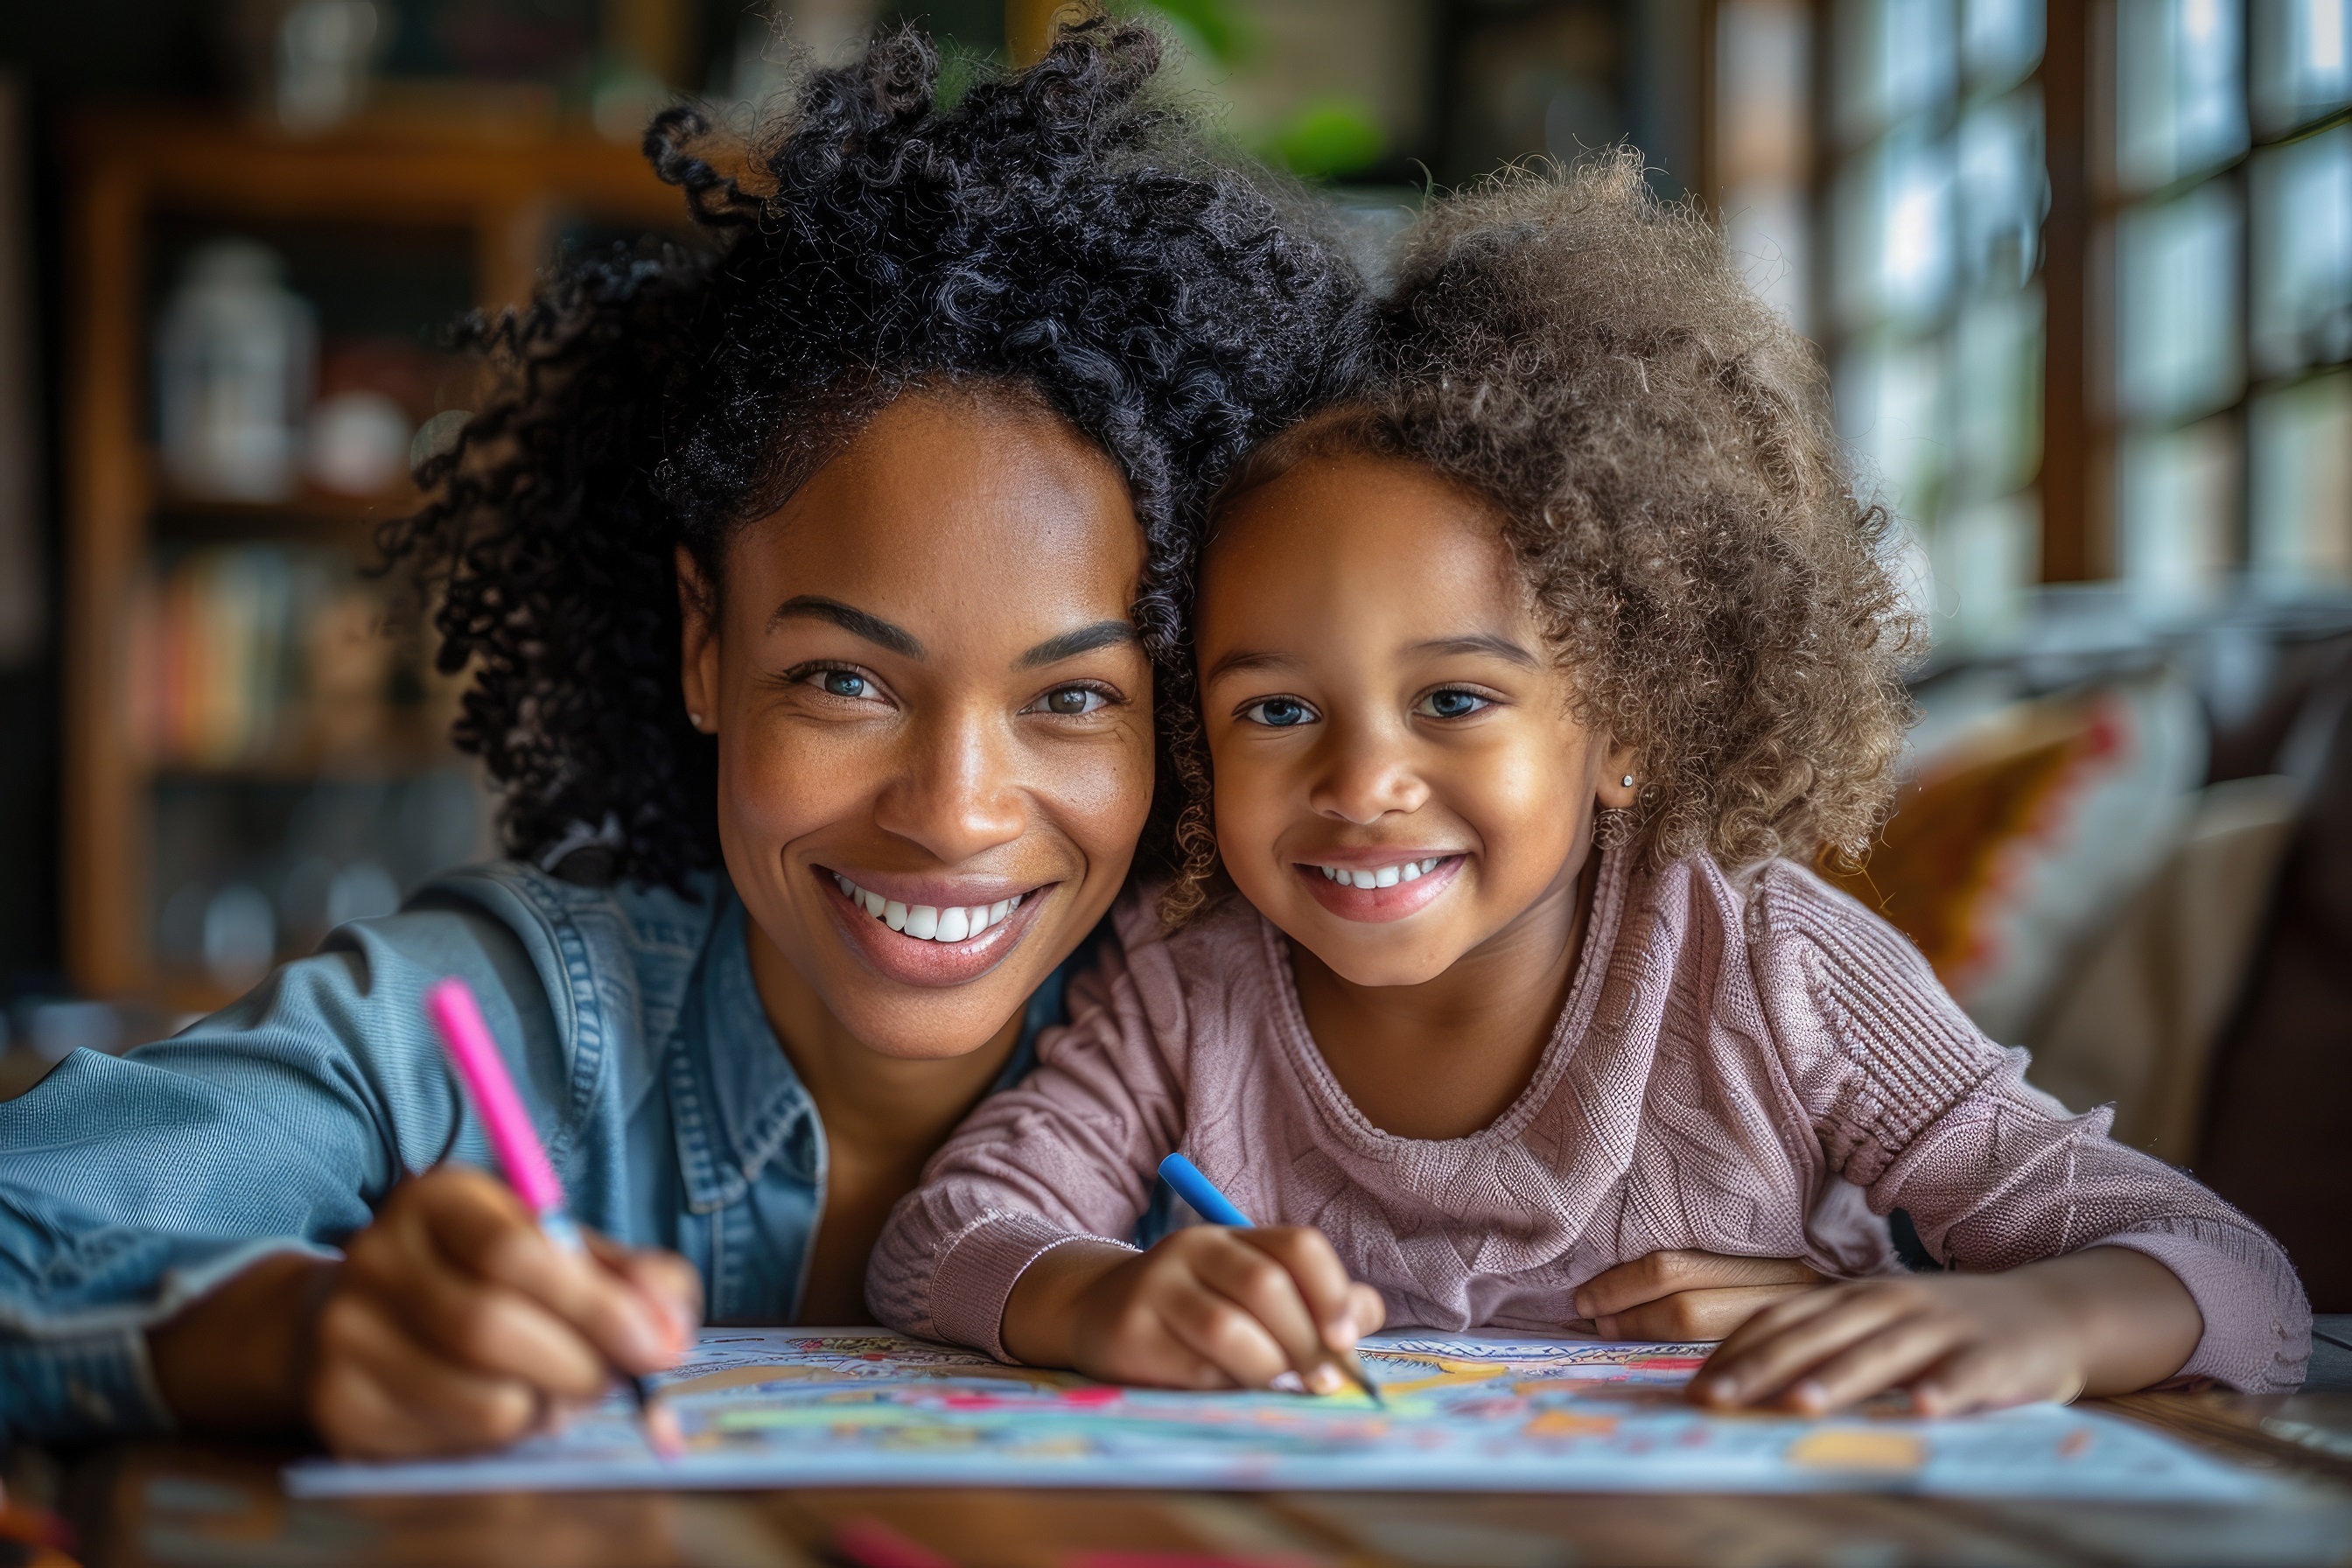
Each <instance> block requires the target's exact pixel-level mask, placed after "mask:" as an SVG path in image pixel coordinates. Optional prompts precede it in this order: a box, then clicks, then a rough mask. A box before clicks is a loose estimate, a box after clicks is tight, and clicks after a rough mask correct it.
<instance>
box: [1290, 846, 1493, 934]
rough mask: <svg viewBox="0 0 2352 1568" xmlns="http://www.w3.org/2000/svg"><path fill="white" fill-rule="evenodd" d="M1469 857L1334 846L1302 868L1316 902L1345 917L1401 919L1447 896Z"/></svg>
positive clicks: (1300, 868)
mask: <svg viewBox="0 0 2352 1568" xmlns="http://www.w3.org/2000/svg"><path fill="white" fill-rule="evenodd" d="M1467 859H1468V857H1467V856H1465V855H1459V854H1454V853H1451V852H1435V851H1432V852H1427V853H1417V854H1407V855H1405V856H1404V857H1403V858H1395V852H1394V851H1393V850H1385V849H1382V850H1367V851H1364V852H1363V853H1361V854H1356V855H1347V854H1342V853H1340V852H1339V851H1338V850H1331V851H1328V852H1327V853H1326V854H1325V855H1324V856H1323V857H1322V858H1318V859H1316V860H1313V861H1303V862H1301V863H1300V864H1299V865H1298V866H1297V872H1298V874H1299V875H1300V876H1302V877H1304V878H1305V879H1307V891H1308V892H1309V893H1311V894H1313V895H1314V897H1315V901H1316V902H1317V903H1318V904H1321V905H1322V906H1323V907H1324V908H1325V909H1327V910H1330V911H1331V912H1332V913H1333V914H1335V915H1338V916H1339V918H1340V919H1341V920H1343V921H1401V920H1402V919H1404V918H1405V916H1407V915H1412V914H1418V913H1420V912H1421V911H1422V910H1425V909H1427V908H1428V907H1429V906H1430V905H1432V904H1433V903H1435V902H1436V901H1437V900H1439V899H1441V898H1443V897H1444V895H1445V890H1446V889H1449V888H1451V887H1452V886H1453V885H1454V877H1455V875H1456V873H1458V872H1459V871H1460V870H1461V869H1462V868H1463V865H1464V864H1465V862H1466V861H1467Z"/></svg>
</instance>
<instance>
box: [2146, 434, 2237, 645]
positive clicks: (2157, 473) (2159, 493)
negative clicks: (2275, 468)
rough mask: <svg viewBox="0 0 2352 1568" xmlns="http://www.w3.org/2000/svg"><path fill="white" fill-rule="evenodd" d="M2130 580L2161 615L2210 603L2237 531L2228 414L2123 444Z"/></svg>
mask: <svg viewBox="0 0 2352 1568" xmlns="http://www.w3.org/2000/svg"><path fill="white" fill-rule="evenodd" d="M2121 477H2122V481H2123V482H2122V484H2121V486H2120V487H2119V488H2120V489H2121V492H2122V493H2121V495H2120V498H2119V499H2120V500H2121V502H2122V505H2121V507H2120V509H2119V511H2120V516H2119V519H2118V521H2119V522H2120V523H2121V529H2120V532H2121V534H2122V540H2121V542H2122V545H2123V567H2124V578H2125V580H2126V582H2128V583H2129V584H2131V588H2132V593H2133V597H2134V598H2136V599H2137V601H2138V602H2139V604H2140V605H2141V606H2142V607H2143V608H2145V609H2146V610H2147V611H2148V612H2149V613H2150V614H2152V615H2154V616H2157V617H2158V618H2170V617H2172V616H2192V615H2195V614H2196V613H2198V612H2199V611H2200V610H2203V609H2205V608H2207V607H2208V606H2210V605H2211V603H2212V602H2213V600H2214V598H2215V597H2216V596H2217V595H2218V593H2219V590H2220V588H2221V584H2222V581H2223V579H2224V577H2225V576H2226V575H2227V574H2228V572H2229V569H2230V563H2231V555H2232V553H2233V552H2232V550H2231V540H2232V539H2233V538H2234V537H2235V535H2236V531H2237V530H2236V526H2235V524H2236V512H2237V508H2236V505H2235V499H2236V496H2237V493H2238V443H2237V428H2236V426H2234V425H2233V424H2232V423H2231V421H2230V420H2229V419H2228V418H2226V417H2224V418H2220V419H2208V420H2206V421H2205V422H2204V423H2202V424H2200V425H2191V426H2189V427H2188V428H2186V429H2183V430H2168V431H2164V432H2162V433H2161V434H2158V435H2143V436H2135V437H2130V438H2128V439H2126V441H2125V443H2124V447H2123V473H2122V476H2121Z"/></svg>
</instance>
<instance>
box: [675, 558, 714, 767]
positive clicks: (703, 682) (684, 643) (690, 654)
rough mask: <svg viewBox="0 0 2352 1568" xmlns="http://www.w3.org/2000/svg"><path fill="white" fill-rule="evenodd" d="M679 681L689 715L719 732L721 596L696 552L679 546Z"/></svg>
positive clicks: (695, 722) (700, 727)
mask: <svg viewBox="0 0 2352 1568" xmlns="http://www.w3.org/2000/svg"><path fill="white" fill-rule="evenodd" d="M677 621H678V649H677V684H678V694H679V695H680V696H681V697H683V698H685V699H686V716H687V718H688V720H689V721H691V722H692V723H693V725H694V727H695V728H696V729H698V730H699V731H702V732H703V733H704V734H706V735H710V734H716V733H718V731H719V596H718V595H716V594H714V593H712V592H711V584H710V580H709V578H707V577H705V576H704V575H703V574H702V567H701V565H700V564H699V563H697V562H696V560H695V559H694V552H692V551H690V550H688V548H687V547H686V546H685V545H683V544H681V545H679V546H678V547H677Z"/></svg>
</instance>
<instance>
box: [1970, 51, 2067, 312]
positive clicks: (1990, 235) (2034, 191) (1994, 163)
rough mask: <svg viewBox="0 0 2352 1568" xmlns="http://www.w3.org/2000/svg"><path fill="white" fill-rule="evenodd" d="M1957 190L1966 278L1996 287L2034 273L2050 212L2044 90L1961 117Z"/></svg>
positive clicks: (2017, 283) (2009, 285) (2021, 280)
mask: <svg viewBox="0 0 2352 1568" xmlns="http://www.w3.org/2000/svg"><path fill="white" fill-rule="evenodd" d="M1959 195H1960V255H1959V263H1960V272H1961V276H1962V277H1964V278H1966V279H1968V281H1969V283H1970V284H1972V285H1976V286H1978V287H1992V288H1999V289H2015V288H2018V287H2019V286H2021V284H2023V283H2024V281H2025V280H2026V279H2029V278H2031V277H2032V276H2033V268H2034V267H2035V265H2036V263H2037V262H2038V261H2039V260H2040V252H2041V246H2042V217H2043V216H2044V215H2045V214H2046V213H2048V211H2049V210H2050V178H2049V175H2048V174H2047V173H2046V172H2045V170H2044V166H2043V162H2042V95H2041V93H2040V92H2038V91H2036V90H2035V89H2032V88H2027V89H2024V90H2022V91H2021V92H2013V93H2011V94H2010V95H2009V96H2008V97H2007V98H2003V99H1999V100H1995V101H1993V102H1991V103H1988V104H1985V105H1983V106H1981V107H1979V108H1978V109H1975V110H1970V111H1969V115H1968V117H1967V118H1966V119H1964V120H1962V121H1960V134H1959Z"/></svg>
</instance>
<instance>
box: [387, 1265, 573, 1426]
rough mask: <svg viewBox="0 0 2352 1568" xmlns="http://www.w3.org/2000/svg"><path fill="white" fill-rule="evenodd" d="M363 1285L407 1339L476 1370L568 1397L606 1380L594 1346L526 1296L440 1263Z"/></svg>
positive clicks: (557, 1395) (412, 1269) (560, 1396)
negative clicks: (391, 1314)
mask: <svg viewBox="0 0 2352 1568" xmlns="http://www.w3.org/2000/svg"><path fill="white" fill-rule="evenodd" d="M368 1283H369V1284H370V1285H372V1286H373V1294H375V1295H376V1296H377V1297H378V1299H380V1300H383V1301H384V1302H385V1303H386V1304H387V1305H388V1306H389V1307H390V1308H391V1309H392V1310H393V1311H394V1313H395V1314H396V1315H397V1316H398V1318H399V1319H400V1321H401V1324H402V1326H403V1327H404V1328H405V1329H406V1330H407V1331H408V1332H409V1334H410V1335H411V1336H413V1337H414V1338H415V1339H416V1340H418V1341H420V1342H423V1343H425V1344H426V1345H429V1346H431V1347H432V1348H433V1349H435V1350H436V1351H438V1352H440V1353H441V1354H442V1355H443V1356H445V1357H446V1358H447V1359H448V1360H450V1361H453V1362H456V1363H459V1364H461V1365H464V1366H467V1367H470V1368H472V1369H473V1370H475V1371H477V1372H480V1373H488V1374H490V1375H493V1376H500V1377H512V1378H517V1379H520V1380H521V1381H522V1382H524V1383H527V1384H531V1385H532V1386H534V1387H537V1388H539V1389H541V1390H544V1391H545V1392H546V1393H548V1394H551V1395H554V1396H556V1397H559V1398H571V1399H588V1398H593V1397H594V1396H595V1395H596V1394H597V1393H598V1392H599V1391H600V1390H602V1389H603V1388H604V1385H605V1384H606V1383H607V1381H609V1378H610V1372H609V1369H608V1368H607V1367H606V1365H605V1363H604V1358H603V1357H602V1356H600V1355H598V1354H597V1353H596V1350H595V1347H594V1346H593V1345H591V1344H590V1343H589V1342H587V1341H586V1340H584V1339H583V1338H581V1337H580V1335H579V1334H578V1333H577V1332H575V1331H573V1330H572V1327H571V1325H569V1324H567V1323H565V1322H564V1321H562V1320H561V1319H559V1318H557V1317H555V1316H554V1315H553V1314H552V1313H551V1312H549V1311H548V1310H546V1309H545V1308H544V1307H541V1305H540V1304H539V1303H538V1302H537V1301H535V1300H531V1299H530V1297H528V1296H524V1295H521V1294H520V1293H519V1292H516V1291H513V1290H501V1289H493V1288H486V1287H485V1286H484V1285H483V1284H482V1282H481V1281H479V1280H478V1279H474V1278H473V1277H472V1276H470V1275H466V1274H459V1273H456V1272H453V1271H452V1270H450V1269H449V1268H447V1266H446V1264H442V1263H440V1262H439V1261H438V1260H437V1259H436V1260H431V1261H428V1262H426V1263H425V1264H423V1265H422V1266H420V1267H416V1268H411V1269H409V1270H408V1271H407V1272H406V1273H405V1274H404V1276H403V1277H402V1278H400V1279H393V1280H386V1279H382V1278H381V1277H375V1278H372V1279H369V1280H368Z"/></svg>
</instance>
